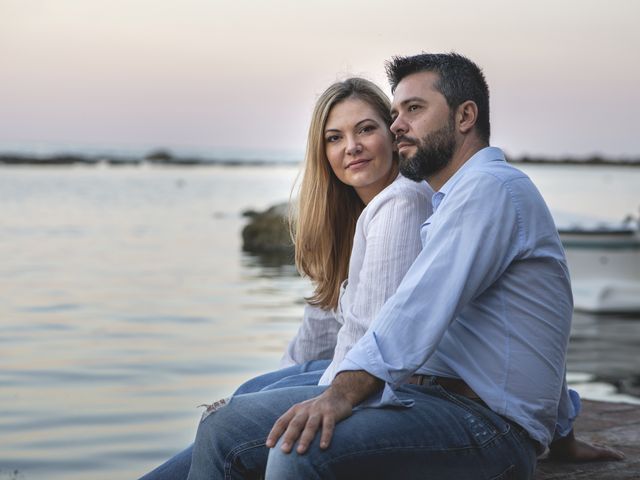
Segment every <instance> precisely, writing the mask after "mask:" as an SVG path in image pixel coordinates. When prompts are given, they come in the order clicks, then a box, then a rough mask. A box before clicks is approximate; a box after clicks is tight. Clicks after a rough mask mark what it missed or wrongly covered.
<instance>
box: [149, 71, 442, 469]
mask: <svg viewBox="0 0 640 480" xmlns="http://www.w3.org/2000/svg"><path fill="white" fill-rule="evenodd" d="M390 125H391V115H390V103H389V100H388V98H387V97H386V95H385V94H384V92H382V90H381V89H380V88H378V87H377V86H376V85H375V84H373V83H372V82H370V81H368V80H364V79H361V78H350V79H348V80H345V81H343V82H338V83H335V84H333V85H331V86H330V87H329V88H328V89H327V90H325V92H324V93H323V94H322V95H321V96H320V97H319V99H318V101H317V102H316V105H315V108H314V111H313V115H312V119H311V125H310V127H309V134H308V141H307V150H306V155H305V167H304V175H303V178H302V182H301V186H300V191H299V195H298V207H297V221H296V222H294V225H295V237H294V240H295V252H296V253H295V258H296V265H297V267H298V269H299V270H300V272H301V273H302V274H304V275H307V276H308V277H309V278H310V279H311V281H312V282H313V285H314V292H313V295H312V296H311V297H310V298H308V299H307V304H306V306H305V310H304V318H303V322H302V325H301V326H300V328H299V330H298V333H297V335H296V336H295V337H294V339H293V340H292V341H291V342H290V344H289V346H288V348H287V351H286V352H285V355H284V357H283V365H290V367H289V368H285V369H283V370H280V371H276V372H272V373H268V374H266V375H263V376H260V377H257V378H255V379H253V380H250V381H249V382H247V383H245V384H244V385H242V386H241V387H240V388H239V389H238V390H237V391H236V394H240V393H249V392H255V391H258V390H261V389H263V388H281V387H286V386H288V385H293V384H295V385H315V384H317V383H318V381H319V380H320V378H321V377H322V383H330V381H331V379H332V378H333V376H334V375H335V370H336V368H337V366H338V365H339V364H340V362H341V361H342V359H343V358H344V356H345V355H346V354H347V352H348V351H349V349H350V348H351V347H352V346H353V345H354V344H355V342H356V341H357V340H358V339H359V338H360V337H361V336H362V335H363V334H364V333H365V331H366V330H367V327H368V325H369V324H370V323H371V321H373V319H374V318H375V316H376V313H377V312H378V310H379V309H380V308H381V307H382V305H383V304H384V302H385V300H386V299H387V298H388V297H390V296H391V295H392V294H393V293H394V291H395V290H396V288H397V286H398V284H399V283H400V281H401V280H402V278H403V276H404V274H405V273H406V271H407V270H408V269H409V266H410V265H411V264H412V263H413V260H414V259H415V257H416V256H417V255H418V253H419V251H420V249H421V242H420V235H419V230H420V225H421V224H422V223H423V222H424V221H425V220H426V218H427V217H428V216H429V215H430V214H431V201H430V198H431V195H432V193H433V192H432V190H431V189H430V188H429V186H428V185H427V184H426V183H425V182H421V183H416V182H413V181H410V180H407V179H406V178H404V177H402V176H400V175H399V174H398V159H397V153H396V152H395V151H394V146H393V137H392V134H391V132H390V130H389V126H390ZM347 278H348V279H349V280H348V282H347V281H346V279H347ZM301 373H302V375H300V374H301ZM223 403H224V402H223ZM216 408H217V407H214V406H212V407H210V408H209V409H208V412H209V413H210V412H211V411H215V409H216ZM208 412H205V415H206V414H207V413H208ZM190 458H191V450H190V449H187V450H185V451H183V452H182V453H180V454H178V455H177V456H176V457H174V458H172V459H171V460H169V461H168V462H166V463H165V464H164V465H162V466H160V467H158V468H157V469H156V470H154V471H153V472H151V473H149V474H148V475H147V476H145V477H143V478H144V479H145V480H151V479H160V478H166V479H170V478H171V479H174V478H186V476H187V473H188V468H189V464H190Z"/></svg>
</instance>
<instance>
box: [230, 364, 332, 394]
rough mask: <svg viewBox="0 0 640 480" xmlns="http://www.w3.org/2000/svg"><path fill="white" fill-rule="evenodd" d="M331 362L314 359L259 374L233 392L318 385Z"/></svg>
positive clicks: (241, 392)
mask: <svg viewBox="0 0 640 480" xmlns="http://www.w3.org/2000/svg"><path fill="white" fill-rule="evenodd" d="M329 363H330V361H329V360H312V361H310V362H306V363H303V364H300V365H293V366H291V367H286V368H281V369H280V370H275V371H273V372H269V373H265V374H262V375H258V376H257V377H254V378H252V379H251V380H247V381H246V382H244V383H243V384H242V385H240V386H239V387H238V389H237V390H236V391H235V392H234V393H233V394H234V395H241V394H245V393H254V392H259V391H260V390H265V389H273V388H284V387H291V386H307V385H317V384H318V381H319V380H320V377H321V376H322V373H323V372H324V370H325V369H326V368H327V367H328V366H329ZM300 375H302V376H300Z"/></svg>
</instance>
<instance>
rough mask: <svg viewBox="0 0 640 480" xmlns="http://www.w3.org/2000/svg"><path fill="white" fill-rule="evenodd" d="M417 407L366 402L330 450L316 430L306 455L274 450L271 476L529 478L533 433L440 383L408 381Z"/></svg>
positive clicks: (408, 394) (404, 391)
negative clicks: (376, 406)
mask: <svg viewBox="0 0 640 480" xmlns="http://www.w3.org/2000/svg"><path fill="white" fill-rule="evenodd" d="M397 393H398V396H399V397H400V398H401V399H412V400H414V401H415V404H414V406H413V407H412V408H383V409H372V408H367V409H361V410H356V411H355V412H354V414H353V415H352V416H351V417H349V418H347V419H345V420H344V421H342V422H340V423H339V424H338V425H337V426H336V430H335V433H334V437H333V440H332V443H331V445H330V447H329V449H328V450H325V451H322V450H320V449H319V446H318V443H319V437H318V436H317V437H316V439H315V440H314V443H313V445H312V447H311V449H310V451H309V452H308V453H307V454H305V455H298V454H297V453H295V452H293V453H291V454H288V455H287V454H283V453H281V452H280V451H279V449H277V448H276V449H274V450H273V451H271V452H270V454H269V458H268V467H267V479H276V478H277V479H283V480H284V479H287V478H308V479H314V478H318V479H323V480H324V479H333V478H345V479H346V478H367V479H377V478H380V479H391V478H403V479H413V478H415V479H425V478H436V479H447V478H455V479H465V478H469V479H500V478H505V479H508V478H529V477H530V476H531V474H532V472H533V468H534V466H535V452H534V451H533V446H532V445H531V444H529V443H527V441H526V436H525V435H524V434H522V433H520V430H519V429H517V428H516V427H514V425H512V424H510V423H509V422H507V421H506V420H504V419H503V418H502V417H500V416H498V415H496V414H494V413H493V412H491V411H490V410H488V409H487V408H486V407H484V406H482V405H480V404H478V403H476V402H474V401H472V400H468V399H465V398H463V397H457V396H454V395H451V394H448V393H447V392H446V391H444V390H443V389H442V387H439V386H406V387H401V388H400V389H399V390H398V391H397Z"/></svg>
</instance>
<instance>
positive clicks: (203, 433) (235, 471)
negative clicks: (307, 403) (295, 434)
mask: <svg viewBox="0 0 640 480" xmlns="http://www.w3.org/2000/svg"><path fill="white" fill-rule="evenodd" d="M325 389H326V387H319V386H304V387H293V388H282V389H278V390H270V391H264V392H257V393H249V394H245V395H237V396H234V397H232V399H231V400H230V402H229V403H228V404H227V405H225V406H223V407H222V408H219V409H218V410H216V411H215V412H214V413H212V414H211V415H209V416H208V417H206V418H205V419H204V420H203V421H202V422H201V423H200V425H199V427H198V433H197V435H196V442H195V444H194V450H193V457H192V465H191V470H190V473H189V478H190V479H199V478H244V477H249V476H251V475H255V474H256V473H261V472H264V469H265V465H266V463H267V455H268V451H269V449H268V448H267V447H266V446H265V440H266V438H267V434H268V433H269V431H270V430H271V427H273V424H274V423H275V421H276V420H277V419H278V418H279V417H280V416H281V415H282V414H283V413H284V412H286V411H287V410H288V409H289V407H291V406H292V405H294V404H296V403H299V402H302V401H304V400H307V399H309V398H312V397H315V396H317V395H320V394H321V393H322V392H323V391H324V390H325Z"/></svg>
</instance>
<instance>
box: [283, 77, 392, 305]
mask: <svg viewBox="0 0 640 480" xmlns="http://www.w3.org/2000/svg"><path fill="white" fill-rule="evenodd" d="M352 98H354V99H358V100H362V101H364V102H366V103H367V104H368V105H370V106H371V107H372V108H373V109H374V110H375V111H376V113H377V114H378V115H379V116H380V118H381V119H382V120H384V122H385V124H386V125H387V126H390V125H391V114H390V109H391V104H390V102H389V99H388V98H387V96H386V95H385V94H384V92H383V91H382V90H381V89H380V88H379V87H378V86H377V85H375V84H374V83H373V82H370V81H369V80H365V79H363V78H349V79H347V80H344V81H342V82H337V83H334V84H333V85H331V86H330V87H329V88H327V89H326V90H325V91H324V93H322V95H320V97H319V98H318V100H317V102H316V105H315V107H314V110H313V114H312V116H311V125H310V126H309V135H308V138H307V150H306V154H305V162H304V173H303V176H302V181H301V183H300V189H299V192H298V202H297V212H296V215H294V214H293V212H291V214H290V226H291V231H292V235H293V242H294V245H295V261H296V266H297V268H298V271H299V272H300V273H301V274H302V275H306V276H308V277H309V278H310V279H311V281H312V282H313V284H314V287H315V290H314V292H313V295H312V296H311V297H309V298H307V299H306V300H307V302H309V303H310V304H311V305H316V306H319V307H321V308H324V309H334V308H336V307H337V305H338V296H339V293H340V285H341V283H342V282H343V281H344V280H345V279H346V278H347V275H348V269H349V259H350V257H351V247H352V246H353V235H354V233H355V228H356V222H357V220H358V217H359V216H360V213H361V212H362V210H363V209H364V203H363V202H362V200H361V199H360V197H358V195H357V194H356V191H355V189H354V188H353V187H351V186H349V185H346V184H344V183H342V182H341V181H340V180H338V178H337V177H336V175H335V174H334V173H333V170H332V169H331V167H330V165H329V160H328V159H327V155H326V153H325V141H324V130H325V127H326V123H327V118H328V117H329V114H330V113H331V109H332V108H333V107H334V106H335V105H337V104H338V103H340V102H342V101H344V100H346V99H352ZM394 157H395V154H394ZM394 161H396V162H397V158H394ZM396 164H397V163H396ZM294 216H295V217H296V219H295V221H293V217H294Z"/></svg>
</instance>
